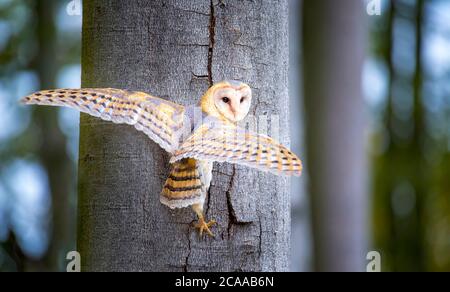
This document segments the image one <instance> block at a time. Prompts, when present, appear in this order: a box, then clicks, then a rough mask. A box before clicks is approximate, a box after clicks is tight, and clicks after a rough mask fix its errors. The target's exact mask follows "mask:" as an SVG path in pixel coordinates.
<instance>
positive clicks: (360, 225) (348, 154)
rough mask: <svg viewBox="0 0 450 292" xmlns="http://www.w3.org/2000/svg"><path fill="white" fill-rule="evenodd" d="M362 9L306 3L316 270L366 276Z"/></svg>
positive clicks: (356, 2)
mask: <svg viewBox="0 0 450 292" xmlns="http://www.w3.org/2000/svg"><path fill="white" fill-rule="evenodd" d="M365 11H366V10H365V7H364V5H363V1H360V0H348V1H331V0H315V1H304V10H303V12H304V41H303V43H304V64H305V70H304V78H305V83H304V84H305V85H304V88H305V111H306V117H307V119H306V122H307V130H306V132H307V137H306V141H307V148H308V163H307V165H308V171H309V178H310V193H311V204H312V212H313V218H312V219H313V220H312V221H313V233H314V241H315V243H314V248H315V269H316V270H319V271H354V270H362V269H363V267H364V265H363V264H364V262H365V257H366V254H367V252H368V251H367V247H366V234H367V228H368V218H367V194H366V193H367V190H366V184H365V179H366V174H365V162H366V158H365V150H364V118H363V117H364V107H363V98H362V92H361V73H362V65H363V57H364V50H365V48H364V43H365V42H364V24H365V23H364V22H365V21H364V12H365Z"/></svg>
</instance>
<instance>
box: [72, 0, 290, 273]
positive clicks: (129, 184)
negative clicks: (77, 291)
mask: <svg viewBox="0 0 450 292" xmlns="http://www.w3.org/2000/svg"><path fill="white" fill-rule="evenodd" d="M287 8H288V7H287V1H277V2H273V1H269V0H259V1H238V0H234V1H231V0H230V1H227V0H222V1H214V0H213V1H211V2H210V1H207V0H189V1H187V0H186V1H144V0H142V1H104V0H92V1H86V2H85V3H84V7H83V15H84V18H83V51H82V85H83V87H117V88H127V89H132V90H143V91H147V92H150V93H152V94H154V95H156V96H161V97H163V98H167V99H170V100H172V101H175V102H178V103H181V104H185V105H187V104H192V103H196V102H197V101H198V99H199V97H200V96H201V95H202V93H203V92H204V91H205V90H206V89H207V88H208V87H209V86H210V85H211V84H212V83H213V82H217V81H220V80H222V79H237V80H242V81H244V82H248V83H249V84H250V86H251V87H252V88H253V92H254V102H253V107H252V110H251V113H252V114H253V115H254V116H257V117H260V116H262V117H272V116H275V119H272V121H271V122H269V124H271V125H272V130H273V129H276V128H278V129H277V130H279V132H275V131H274V132H272V133H271V134H275V136H278V137H277V138H279V139H280V140H281V142H283V143H288V142H289V135H288V131H289V127H288V119H289V117H288V80H287V73H288V71H287V64H288V26H287V21H288V17H287V15H288V9H287ZM277 125H278V126H277ZM80 131H81V133H80V161H79V223H78V228H79V230H78V251H79V252H80V253H81V257H82V269H83V270H84V271H98V270H102V271H107V270H113V271H285V270H287V269H288V266H289V257H288V253H289V238H290V203H289V180H288V179H287V178H284V177H275V176H273V175H271V174H266V173H260V172H257V171H254V170H251V169H248V168H245V167H240V166H231V165H227V164H217V165H216V166H215V168H214V178H213V181H212V186H211V190H210V199H209V201H208V202H207V204H206V206H205V211H206V215H207V217H208V218H211V219H212V218H214V219H216V220H217V221H218V222H219V225H218V226H216V227H214V228H213V232H214V233H215V234H216V239H210V238H205V239H203V240H200V239H199V238H198V233H197V231H196V230H195V229H194V228H192V226H191V223H192V222H193V220H194V219H195V216H194V214H193V212H192V211H191V210H190V209H181V210H175V211H171V210H169V209H168V208H167V207H165V206H163V205H161V204H160V203H159V193H160V191H161V189H162V185H163V183H164V181H165V179H166V176H167V175H168V169H169V166H168V158H169V157H168V155H167V154H166V153H164V151H163V150H162V149H160V148H159V147H158V146H157V145H156V144H155V143H153V142H152V141H150V140H149V139H148V138H147V137H146V136H145V135H144V134H142V133H140V132H137V131H135V130H134V129H132V128H131V127H129V126H126V125H113V124H111V123H107V122H102V121H100V120H98V119H95V118H92V117H88V116H86V115H82V117H81V125H80Z"/></svg>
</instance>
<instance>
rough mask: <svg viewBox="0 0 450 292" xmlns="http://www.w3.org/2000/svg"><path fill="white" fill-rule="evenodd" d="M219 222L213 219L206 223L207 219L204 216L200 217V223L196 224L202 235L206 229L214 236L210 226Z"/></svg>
mask: <svg viewBox="0 0 450 292" xmlns="http://www.w3.org/2000/svg"><path fill="white" fill-rule="evenodd" d="M216 223H217V222H216V221H215V220H211V221H209V222H208V223H206V221H205V219H204V218H203V216H202V217H199V218H198V223H197V224H195V225H194V227H195V228H198V229H199V234H200V237H202V235H203V231H205V232H206V233H207V234H208V235H209V236H211V237H214V234H213V233H212V232H211V230H210V229H209V227H211V226H213V225H214V224H216Z"/></svg>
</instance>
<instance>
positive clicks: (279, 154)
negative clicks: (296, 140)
mask: <svg viewBox="0 0 450 292" xmlns="http://www.w3.org/2000/svg"><path fill="white" fill-rule="evenodd" d="M186 157H190V158H195V159H199V160H207V161H219V162H229V163H236V164H242V165H246V166H249V167H253V168H257V169H259V170H262V171H270V172H272V173H275V174H285V175H297V176H299V175H300V174H301V171H302V163H301V161H300V159H299V158H298V157H297V156H296V155H295V154H294V153H292V152H291V151H290V150H289V149H287V148H286V147H285V146H283V145H281V144H280V143H278V142H276V141H275V140H274V139H272V138H270V137H268V136H264V135H260V134H256V133H252V132H249V131H246V130H244V129H242V128H240V127H236V126H234V125H229V124H225V123H220V122H216V123H211V124H208V123H206V124H203V125H201V126H200V127H199V128H198V129H197V130H196V131H195V132H194V133H193V134H192V135H191V136H190V137H189V138H188V139H187V140H186V141H185V142H184V143H183V144H182V145H181V147H180V149H178V150H177V151H175V154H174V156H173V157H172V160H171V162H175V161H178V160H180V159H183V158H186Z"/></svg>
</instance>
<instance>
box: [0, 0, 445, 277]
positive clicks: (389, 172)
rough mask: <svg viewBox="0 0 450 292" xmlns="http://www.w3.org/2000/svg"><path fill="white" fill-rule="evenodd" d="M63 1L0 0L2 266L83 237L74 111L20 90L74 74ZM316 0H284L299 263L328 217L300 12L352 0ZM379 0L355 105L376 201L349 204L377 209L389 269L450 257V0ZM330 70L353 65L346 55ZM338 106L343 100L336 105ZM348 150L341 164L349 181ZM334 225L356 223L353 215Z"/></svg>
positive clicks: (36, 264)
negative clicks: (28, 99)
mask: <svg viewBox="0 0 450 292" xmlns="http://www.w3.org/2000/svg"><path fill="white" fill-rule="evenodd" d="M305 1H309V0H305ZM305 1H303V2H305ZM311 1H312V0H311ZM314 1H316V0H314ZM69 2H70V1H69V0H67V1H66V0H0V125H2V127H0V271H64V270H65V263H66V260H65V256H66V253H67V252H68V251H71V250H75V239H76V180H77V175H76V174H77V170H76V168H77V160H78V157H77V151H78V123H79V115H78V113H77V112H75V111H71V110H66V109H55V108H45V107H22V106H20V105H19V104H18V103H17V101H18V100H19V98H20V97H23V96H25V95H27V94H29V93H31V92H34V91H37V90H40V89H48V88H58V87H66V88H67V87H74V88H77V87H79V86H80V74H81V73H80V72H81V68H80V53H81V15H77V14H78V13H77V12H78V11H76V9H75V10H70V11H69V12H70V13H68V11H67V5H68V4H69ZM317 2H320V3H321V4H320V5H319V6H317V7H315V8H314V9H311V8H310V9H302V1H297V0H290V4H291V9H290V43H291V45H290V46H291V47H290V52H291V53H290V55H291V58H290V64H291V66H290V67H291V69H290V70H291V71H290V72H291V74H290V96H291V121H292V126H291V136H292V148H293V150H294V151H295V152H296V153H299V154H300V156H301V157H303V158H304V159H305V161H306V163H305V165H306V168H305V175H304V176H303V177H302V178H301V179H293V180H292V182H293V186H292V190H293V191H292V206H293V210H292V212H293V213H292V259H291V262H292V264H291V266H292V270H293V271H310V270H315V269H317V266H318V264H317V258H318V257H320V255H318V253H322V252H323V251H322V247H320V246H318V243H317V241H316V242H315V241H314V238H317V236H315V234H320V230H317V228H318V227H320V224H319V225H317V224H311V221H314V220H310V217H312V218H314V217H326V216H327V213H326V212H323V213H321V211H320V210H317V209H316V208H311V204H310V201H312V202H314V188H311V187H308V184H309V182H310V181H322V178H321V177H320V173H317V172H314V175H315V177H311V173H310V172H309V169H310V167H313V166H314V163H315V161H311V160H309V159H308V157H307V156H306V155H305V153H307V151H306V148H308V147H309V149H311V147H314V145H309V144H308V139H309V138H311V137H310V135H311V133H312V132H315V130H314V125H309V126H308V127H309V129H308V130H307V131H306V132H305V130H304V128H305V127H304V124H305V123H304V119H305V117H304V116H305V115H304V113H306V116H307V113H308V112H311V111H312V109H311V108H309V107H311V106H317V105H315V104H314V103H313V102H311V101H308V99H313V98H315V97H314V96H305V94H304V91H303V87H304V86H303V84H304V80H308V79H307V76H306V77H305V76H304V74H303V73H302V72H304V71H303V62H302V56H303V55H304V52H303V48H304V43H303V40H304V39H303V37H302V31H303V30H302V24H303V20H304V19H313V20H314V18H316V21H317V26H318V27H319V26H320V27H327V26H332V25H334V23H331V22H327V21H331V20H330V19H332V18H333V17H331V18H328V17H320V16H323V15H327V14H326V13H323V14H321V15H308V13H310V14H312V13H313V12H317V11H318V10H317V9H322V10H326V9H330V11H331V14H333V15H334V16H335V18H339V17H340V18H346V17H351V15H348V14H346V13H352V11H354V9H353V10H352V9H350V10H346V9H335V7H336V4H332V2H337V1H332V0H329V1H326V0H320V1H317ZM362 2H365V3H367V2H369V1H362ZM381 4H382V5H381V8H382V9H381V15H373V16H369V15H368V14H367V13H366V11H365V8H366V5H364V4H363V5H361V6H360V8H361V9H362V10H363V11H360V13H361V14H363V15H364V17H362V18H361V21H360V22H361V23H357V24H358V25H359V26H360V27H361V28H362V29H363V30H364V34H363V37H362V38H360V39H358V41H359V42H360V43H361V46H362V47H363V48H364V51H365V57H364V61H363V64H362V66H361V68H360V69H361V70H360V72H359V74H360V80H361V84H358V86H360V87H361V91H362V94H361V96H356V98H357V99H358V100H360V101H361V105H362V106H361V108H356V110H361V111H362V114H363V115H364V116H365V120H366V123H364V125H362V126H363V127H364V141H355V143H356V144H358V143H359V142H361V143H362V144H363V145H364V147H365V151H366V152H365V153H366V155H365V156H366V157H367V161H368V163H364V164H361V165H365V167H366V169H365V171H366V172H367V176H368V179H367V181H365V180H364V183H365V188H366V189H367V191H368V200H367V202H368V203H369V204H368V206H365V205H358V204H354V205H353V206H354V207H355V208H360V209H361V210H362V211H363V212H364V214H365V215H366V216H367V219H368V221H369V222H370V224H368V226H367V242H368V250H367V251H369V250H376V251H379V252H380V253H381V255H382V270H383V271H450V82H449V81H450V22H449V19H450V1H446V0H395V1H388V0H384V1H381ZM347 5H348V4H347ZM344 6H345V5H344ZM358 7H359V6H358ZM305 8H307V5H305ZM333 9H334V10H333ZM69 14H71V15H69ZM73 14H75V15H73ZM316 16H317V17H316ZM356 19H358V18H356ZM307 23H308V25H311V21H309V22H307ZM319 32H320V30H319ZM336 32H337V34H338V35H337V36H336V38H335V40H334V41H335V42H336V41H339V40H341V42H342V43H341V44H340V45H339V47H340V49H341V50H342V49H345V50H347V51H349V52H352V50H353V49H354V47H352V43H351V42H349V43H348V47H346V44H347V43H346V40H347V38H344V37H342V38H340V37H339V33H340V34H342V35H344V34H345V33H346V31H344V30H342V31H339V29H336ZM332 51H333V48H329V52H332ZM326 52H327V51H326V50H325V54H326ZM330 54H331V53H330ZM317 58H323V59H327V56H317ZM314 61H315V60H308V62H314ZM317 61H319V60H317ZM306 63H307V62H306ZM340 64H342V62H341V63H340ZM332 65H333V64H332V63H330V64H329V66H332ZM349 65H351V64H350V63H349ZM330 71H332V72H339V71H341V72H342V74H345V72H346V66H345V64H344V66H343V67H342V68H331V67H330ZM306 72H308V71H306ZM304 77H305V78H304ZM356 80H359V79H358V78H357V79H356ZM308 86H309V89H308V91H307V92H314V88H312V86H319V87H323V88H327V86H332V85H328V84H320V85H308ZM328 105H332V103H323V104H322V105H321V106H323V107H326V106H328ZM355 106H356V107H359V106H360V105H359V104H358V103H356V104H355ZM330 110H334V108H333V109H330ZM314 112H315V111H314ZM333 114H334V115H336V117H339V116H340V115H344V114H345V113H344V112H341V111H339V110H338V108H337V109H336V110H335V111H334V112H333ZM319 118H320V117H319ZM322 130H323V129H317V131H318V133H320V131H322ZM344 131H345V129H344ZM339 134H340V133H335V135H334V137H339V136H340V135H339ZM342 134H343V135H342V136H343V137H348V136H345V134H344V133H342ZM313 138H314V137H313ZM323 139H325V140H323ZM323 139H322V140H323V141H327V139H328V142H329V144H331V145H332V143H334V141H332V139H331V137H324V138H323ZM350 142H352V141H350ZM306 145H309V146H306ZM326 149H332V148H326ZM308 153H310V151H308ZM323 155H324V156H325V157H326V156H328V155H327V153H324V154H323ZM329 155H333V153H329ZM343 161H344V162H343V164H342V165H341V169H342V171H341V172H340V173H336V176H337V178H338V179H340V180H342V183H343V184H345V183H348V184H350V183H351V182H347V181H346V180H345V179H346V173H347V171H348V169H346V167H349V166H348V165H346V163H345V160H343ZM362 176H364V175H362ZM323 181H324V182H326V181H327V180H326V178H324V179H323ZM336 196H338V194H336ZM360 196H361V197H364V196H365V194H360ZM309 198H312V199H311V200H310V199H309ZM342 199H345V196H342ZM361 202H365V200H361ZM313 205H314V203H313ZM311 210H312V211H311ZM312 213H315V214H312ZM333 228H336V229H337V230H338V231H339V228H340V229H342V232H343V231H344V229H346V232H351V230H347V229H348V228H349V227H348V226H334V227H333ZM331 252H332V251H331ZM361 257H362V260H364V258H365V254H364V255H361ZM322 269H326V268H323V267H322Z"/></svg>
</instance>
